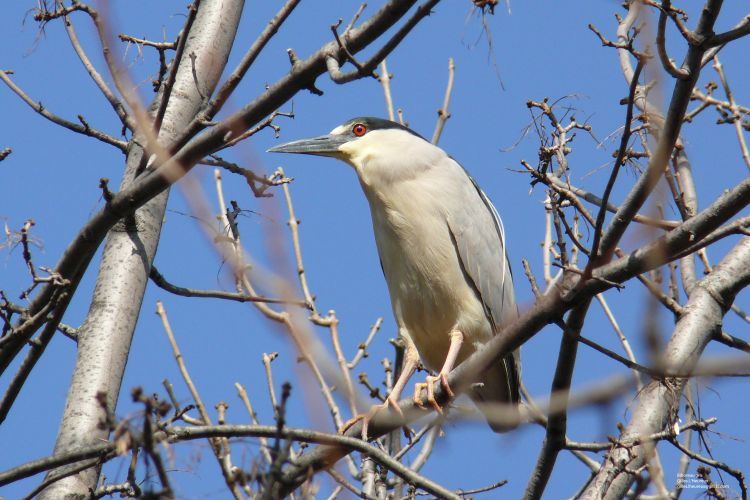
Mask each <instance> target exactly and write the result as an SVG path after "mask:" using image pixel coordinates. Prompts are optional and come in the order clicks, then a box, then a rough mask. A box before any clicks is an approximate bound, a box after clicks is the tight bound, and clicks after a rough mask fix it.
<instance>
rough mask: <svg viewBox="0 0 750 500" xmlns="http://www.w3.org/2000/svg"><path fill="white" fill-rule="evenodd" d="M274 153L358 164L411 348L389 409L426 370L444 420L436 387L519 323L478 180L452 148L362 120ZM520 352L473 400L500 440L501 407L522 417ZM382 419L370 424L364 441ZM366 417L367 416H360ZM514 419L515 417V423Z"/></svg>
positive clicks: (497, 234) (495, 219)
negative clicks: (496, 410)
mask: <svg viewBox="0 0 750 500" xmlns="http://www.w3.org/2000/svg"><path fill="white" fill-rule="evenodd" d="M268 152H272V153H299V154H307V155H316V156H326V157H332V158H335V159H338V160H342V161H344V162H345V163H347V164H349V165H350V166H352V167H353V168H354V170H355V172H356V174H357V177H358V179H359V183H360V185H361V187H362V190H363V192H364V194H365V197H366V198H367V201H368V203H369V207H370V214H371V216H372V227H373V231H374V233H375V242H376V245H377V249H378V254H379V256H380V264H381V268H382V270H383V274H384V276H385V280H386V283H387V285H388V291H389V295H390V299H391V305H392V309H393V315H394V317H395V320H396V324H397V327H398V333H399V336H400V337H401V338H402V339H403V340H404V343H405V350H404V357H403V365H402V370H401V375H400V376H399V378H398V380H397V381H396V383H395V384H394V386H393V388H392V390H391V392H390V394H389V395H388V396H387V398H386V400H385V402H384V403H383V404H382V405H377V406H376V407H374V408H373V409H374V412H376V411H377V410H378V409H380V408H387V407H391V408H393V409H394V410H396V411H398V412H399V413H401V410H400V409H399V406H398V404H397V402H398V400H399V398H400V397H401V393H402V392H403V390H404V388H405V386H406V384H407V383H408V380H409V379H410V378H411V376H412V375H413V374H414V372H415V370H416V369H417V368H418V366H419V363H420V362H421V363H422V365H423V366H424V367H426V368H427V369H428V370H430V372H431V373H435V374H436V375H428V376H427V378H426V380H425V382H424V383H418V384H416V385H415V392H414V396H413V398H414V401H415V402H416V403H417V404H418V405H420V406H422V403H421V393H422V391H424V390H426V391H427V401H428V402H429V403H430V405H431V406H432V407H433V408H435V410H437V411H438V412H441V413H442V408H441V406H440V405H439V404H438V403H437V401H436V399H435V384H436V383H440V385H441V386H442V387H443V389H444V390H445V391H446V392H447V394H448V395H449V396H451V397H453V396H454V393H453V390H452V388H451V387H450V385H449V383H448V374H449V373H450V371H451V370H452V369H453V368H454V367H455V366H458V365H459V364H460V363H462V362H463V361H464V360H465V359H466V358H468V357H469V356H470V355H471V354H473V353H474V352H475V351H477V350H478V349H481V348H482V346H483V345H484V344H486V343H487V342H488V341H489V340H490V339H492V338H493V336H495V335H497V334H498V333H500V331H501V329H502V327H503V326H505V325H507V324H508V323H510V322H512V321H513V320H514V319H515V318H516V317H517V316H518V308H517V306H516V300H515V293H514V289H513V276H512V273H511V269H510V263H509V259H508V254H507V251H506V241H505V230H504V228H503V224H502V221H501V219H500V217H499V215H498V213H497V210H496V209H495V207H494V206H493V205H492V203H491V202H490V200H489V198H488V197H487V195H486V194H485V193H484V192H483V191H482V190H481V188H480V187H479V185H478V184H477V183H476V181H475V180H474V179H473V178H472V177H471V176H470V175H469V173H468V172H467V171H466V169H464V168H463V167H462V166H461V165H460V164H459V163H458V162H456V161H455V160H454V159H453V158H452V157H451V156H449V155H448V154H447V153H446V152H445V151H444V150H442V149H441V148H439V147H438V146H436V145H434V144H432V143H430V142H429V141H428V140H426V139H425V138H424V137H422V136H421V135H419V134H418V133H416V132H414V131H413V130H411V129H410V128H408V127H406V126H404V125H401V124H399V123H396V122H393V121H390V120H385V119H382V118H375V117H357V118H353V119H351V120H348V121H346V122H344V123H343V124H342V125H339V126H338V127H336V128H334V129H333V130H332V131H331V132H330V133H329V134H325V135H322V136H318V137H312V138H309V139H301V140H296V141H292V142H288V143H285V144H281V145H278V146H275V147H272V148H270V149H269V150H268ZM520 376H521V364H520V352H519V351H515V352H513V353H511V354H508V355H506V356H505V357H504V358H503V359H501V360H500V361H498V362H496V363H495V364H494V365H492V366H490V367H489V368H488V369H487V370H485V371H483V372H482V373H481V374H479V375H478V380H476V383H474V384H472V385H471V387H470V390H469V396H470V397H471V398H472V399H473V400H474V402H476V403H479V404H478V406H479V409H480V411H482V412H483V413H484V414H485V417H486V419H487V421H488V423H489V425H490V427H491V428H492V430H493V431H495V432H506V431H509V430H511V429H512V428H513V427H514V425H513V424H509V423H508V421H509V420H508V419H505V418H504V419H497V418H494V419H493V418H492V415H491V413H492V411H493V408H492V404H494V403H501V404H503V405H505V406H504V407H503V408H505V409H510V411H518V405H519V401H520V398H519V390H520ZM373 414H374V413H373V411H371V412H370V413H368V414H367V415H366V416H360V417H361V418H365V424H364V426H363V437H364V438H366V434H367V423H368V422H369V419H370V418H371V417H372V416H373ZM358 418H359V417H358ZM510 420H511V421H512V420H513V419H510Z"/></svg>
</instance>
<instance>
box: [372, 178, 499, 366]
mask: <svg viewBox="0 0 750 500" xmlns="http://www.w3.org/2000/svg"><path fill="white" fill-rule="evenodd" d="M417 189H420V190H421V191H420V192H415V190H417ZM445 191H446V190H445V189H444V188H442V187H441V186H432V185H429V184H425V183H424V182H419V183H415V182H410V181H409V180H405V181H401V182H396V183H393V184H391V185H389V187H388V189H387V190H384V191H381V192H373V191H371V192H367V189H366V193H367V195H368V200H369V201H370V209H371V213H372V220H373V226H374V230H375V239H376V242H377V246H378V252H379V254H380V260H381V264H382V266H383V273H384V275H385V279H386V281H387V283H388V289H389V292H390V296H391V302H392V304H393V310H394V314H395V316H396V320H397V321H398V322H399V326H401V327H403V328H405V329H406V330H407V333H408V335H409V336H410V337H411V339H412V340H413V341H414V343H415V345H416V347H417V350H418V351H419V353H420V355H421V357H422V360H423V361H424V363H425V364H426V365H427V366H428V367H429V368H431V369H433V370H439V369H440V368H441V366H442V363H443V361H444V360H445V356H446V354H447V351H448V346H449V344H450V336H449V334H450V332H451V331H452V330H454V329H458V330H460V331H462V333H464V335H465V336H466V340H467V342H466V343H465V344H464V346H465V347H464V348H463V349H462V351H461V353H460V355H459V362H460V361H461V360H463V359H464V358H465V357H467V356H468V355H469V354H471V353H472V352H474V350H476V347H478V346H479V345H481V344H483V343H484V342H486V341H487V340H488V339H489V338H490V337H491V335H492V333H491V327H490V324H489V322H488V320H487V318H486V316H485V314H484V310H483V307H482V304H481V301H480V300H479V298H478V297H477V296H476V293H475V292H474V290H472V289H471V287H470V286H469V285H468V284H467V282H466V279H465V276H464V274H463V271H462V267H461V264H460V258H459V256H458V254H457V251H456V248H455V245H454V243H453V241H452V239H451V233H450V230H449V228H448V218H449V217H450V212H449V211H446V208H445V206H446V203H445V199H444V197H445V196H450V195H451V193H450V192H445Z"/></svg>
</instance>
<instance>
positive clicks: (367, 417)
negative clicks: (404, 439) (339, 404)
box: [339, 396, 404, 441]
mask: <svg viewBox="0 0 750 500" xmlns="http://www.w3.org/2000/svg"><path fill="white" fill-rule="evenodd" d="M389 407H390V408H393V409H394V410H395V411H396V413H398V414H399V416H401V418H403V417H404V412H403V411H402V410H401V407H400V406H399V405H398V401H396V400H395V399H393V398H391V397H390V396H389V397H387V398H386V400H385V402H383V403H382V404H379V405H375V406H373V407H372V408H370V409H369V410H368V412H367V413H360V414H359V415H356V416H354V417H352V418H350V419H349V420H347V421H346V422H344V425H342V426H341V428H339V434H342V435H343V434H345V433H346V431H348V430H349V429H351V428H352V427H353V426H354V424H356V423H357V422H359V421H360V420H361V421H362V439H363V440H364V441H367V440H368V439H367V430H368V428H369V426H370V421H371V420H372V419H373V418H375V415H376V414H377V413H378V412H379V411H380V410H383V409H387V408H389Z"/></svg>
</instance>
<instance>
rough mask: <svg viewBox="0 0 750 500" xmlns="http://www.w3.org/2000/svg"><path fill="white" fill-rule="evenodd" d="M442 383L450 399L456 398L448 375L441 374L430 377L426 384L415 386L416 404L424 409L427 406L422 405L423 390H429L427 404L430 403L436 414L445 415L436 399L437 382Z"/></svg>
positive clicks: (421, 383)
mask: <svg viewBox="0 0 750 500" xmlns="http://www.w3.org/2000/svg"><path fill="white" fill-rule="evenodd" d="M437 381H440V385H441V387H442V388H443V390H444V391H445V393H446V394H447V395H448V396H449V397H451V398H452V397H453V396H455V394H454V393H453V390H452V389H451V386H450V384H448V374H447V373H443V372H440V373H438V374H437V376H432V375H428V376H427V378H426V379H425V381H424V382H420V383H417V384H414V398H413V399H414V404H416V405H417V406H419V407H420V408H422V409H425V406H424V405H423V404H422V397H421V395H422V389H427V402H428V403H430V406H432V407H433V408H434V409H435V411H436V412H438V413H440V414H441V415H442V414H443V408H442V407H441V406H440V403H438V402H437V400H436V399H435V382H437Z"/></svg>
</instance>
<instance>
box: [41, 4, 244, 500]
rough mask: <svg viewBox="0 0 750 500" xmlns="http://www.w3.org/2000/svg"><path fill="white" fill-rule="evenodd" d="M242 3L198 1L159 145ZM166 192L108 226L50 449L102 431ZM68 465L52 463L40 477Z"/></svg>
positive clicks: (77, 480) (209, 85)
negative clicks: (58, 428)
mask: <svg viewBox="0 0 750 500" xmlns="http://www.w3.org/2000/svg"><path fill="white" fill-rule="evenodd" d="M243 5H244V0H223V1H219V0H202V1H201V2H200V5H199V7H198V12H197V14H196V18H195V21H194V22H193V24H192V26H191V28H190V32H189V33H188V34H187V36H188V38H187V41H186V46H185V50H184V52H183V58H182V59H183V60H182V61H180V62H179V67H178V70H177V75H176V79H175V83H174V87H173V89H172V91H171V93H170V95H169V102H168V105H167V108H166V112H165V115H164V120H163V123H162V126H161V129H160V131H159V144H160V145H161V147H163V148H167V149H168V148H169V147H170V144H171V143H172V142H173V141H174V139H176V138H177V137H178V136H179V135H180V132H181V131H182V129H183V128H184V127H186V126H187V125H188V124H189V123H190V122H191V121H192V119H193V118H194V117H195V116H196V114H197V113H198V112H199V110H200V109H201V106H202V105H203V104H204V102H205V100H206V96H210V95H211V93H212V92H213V91H214V89H215V87H216V85H217V83H218V81H219V78H220V77H221V74H222V71H223V70H224V67H225V65H226V62H227V59H228V57H229V52H230V50H231V48H232V45H233V42H234V37H235V34H236V31H237V26H238V24H239V20H240V16H241V13H242V7H243ZM191 56H192V57H191ZM177 63H178V62H177V61H175V62H173V64H177ZM157 99H158V97H157ZM136 139H137V140H135V141H132V142H131V145H130V152H129V154H128V156H127V161H126V170H125V175H124V178H123V181H122V185H121V189H125V188H127V187H128V186H130V185H131V184H132V183H133V181H134V180H135V179H136V176H137V174H138V171H139V169H140V168H141V165H142V159H143V154H144V153H143V149H142V148H141V147H140V146H139V145H138V144H143V142H142V141H143V134H136ZM168 196H169V191H164V192H163V193H161V194H159V195H158V196H156V197H154V198H153V199H152V200H151V201H149V202H148V203H146V204H145V205H144V206H143V207H141V208H140V209H139V210H137V211H136V212H135V214H134V216H133V217H129V218H127V219H125V220H123V221H120V222H119V223H118V224H117V225H116V226H115V227H113V228H112V230H111V231H110V232H109V235H108V237H107V242H106V244H105V247H104V252H103V255H102V260H101V263H100V265H99V274H98V276H97V280H96V287H95V289H94V294H93V297H92V300H91V304H90V306H89V312H88V315H87V316H86V319H85V321H84V323H83V325H82V326H81V328H80V330H79V334H78V352H77V359H76V366H75V369H74V371H73V380H72V382H71V384H70V388H69V391H68V398H67V401H66V404H65V410H64V413H63V418H62V423H61V425H60V431H59V433H58V436H57V442H56V444H55V451H54V452H55V453H64V452H67V451H71V450H74V449H76V448H80V447H85V446H88V445H91V444H94V443H96V442H98V441H100V440H103V439H107V437H108V435H109V428H108V426H107V425H101V424H102V423H103V422H106V419H107V412H110V414H112V413H113V412H114V411H115V408H116V405H117V398H118V395H119V392H120V385H121V382H122V377H123V374H124V371H125V365H126V363H127V359H128V354H129V351H130V344H131V341H132V338H133V332H134V331H135V326H136V323H137V319H138V315H139V312H140V308H141V304H142V301H143V294H144V292H145V289H146V284H147V282H148V275H149V272H150V270H151V264H152V262H153V258H154V255H155V253H156V248H157V245H158V242H159V235H160V233H161V226H162V221H163V218H164V211H165V209H166V204H167V199H168ZM70 470H71V469H70V468H69V467H68V468H66V467H61V468H59V469H55V470H53V471H51V472H50V473H49V474H48V475H47V479H50V478H53V477H57V476H58V475H61V474H66V473H69V472H70ZM99 472H100V467H96V466H93V467H91V468H88V469H85V470H83V471H81V472H78V473H75V474H72V475H70V476H68V477H65V478H63V479H61V480H59V481H57V482H55V483H53V484H52V485H50V486H49V487H48V488H46V489H45V490H43V491H42V492H41V494H40V495H39V498H42V499H58V498H88V496H89V495H90V492H91V491H93V489H95V487H96V483H97V479H98V476H99Z"/></svg>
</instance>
